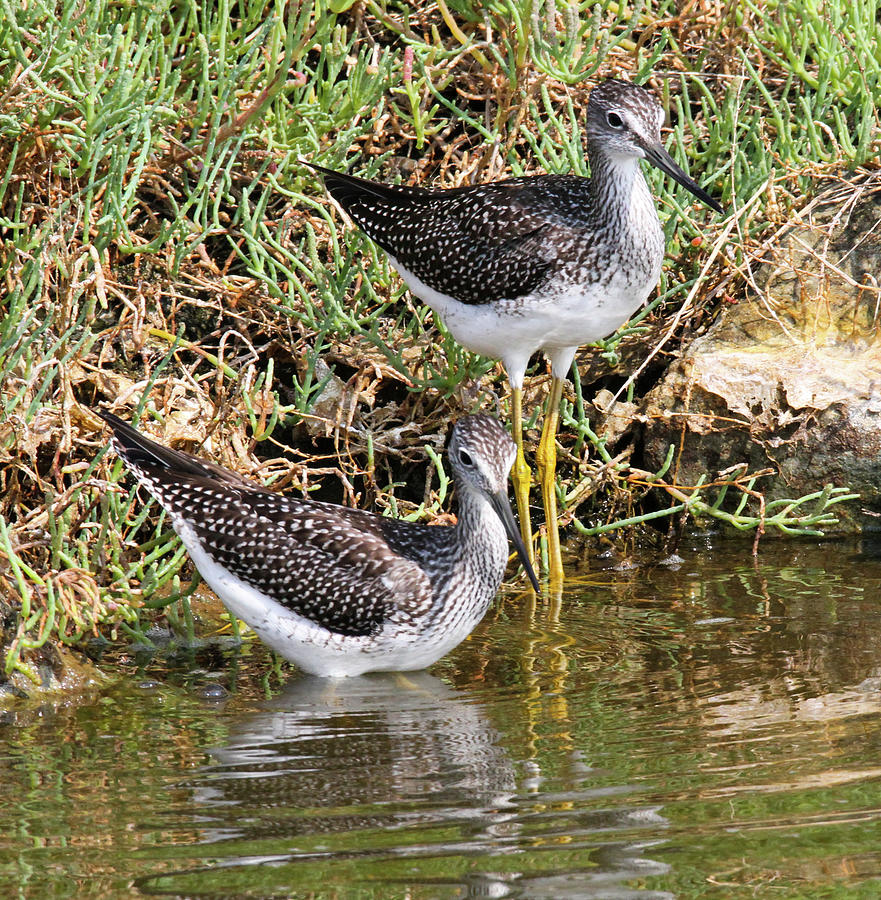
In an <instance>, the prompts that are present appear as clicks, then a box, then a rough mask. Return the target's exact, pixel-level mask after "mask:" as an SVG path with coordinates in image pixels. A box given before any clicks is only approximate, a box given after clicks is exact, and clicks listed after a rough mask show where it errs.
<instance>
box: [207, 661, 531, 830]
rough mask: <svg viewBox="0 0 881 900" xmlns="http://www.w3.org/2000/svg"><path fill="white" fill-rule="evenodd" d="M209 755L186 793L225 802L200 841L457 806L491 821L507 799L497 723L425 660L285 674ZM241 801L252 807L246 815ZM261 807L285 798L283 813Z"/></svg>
mask: <svg viewBox="0 0 881 900" xmlns="http://www.w3.org/2000/svg"><path fill="white" fill-rule="evenodd" d="M212 756H213V757H214V758H215V760H216V761H217V763H216V765H214V766H210V767H206V768H204V769H203V770H202V771H201V772H200V775H199V777H198V778H197V779H195V780H194V781H193V782H192V783H191V787H192V788H193V792H194V799H195V800H196V802H197V803H198V804H200V805H202V806H203V807H207V808H212V807H213V808H214V811H215V812H216V813H217V814H218V818H221V819H222V818H223V814H222V812H221V811H220V810H221V808H222V807H225V806H232V807H235V809H234V812H233V819H232V821H231V822H229V823H227V824H226V825H220V823H219V822H218V825H220V827H219V828H214V829H208V830H206V832H205V839H206V840H208V841H211V840H219V839H228V838H231V837H244V836H247V837H249V838H255V837H267V836H269V835H271V834H278V833H279V830H280V829H283V831H284V833H285V834H287V835H291V834H298V833H306V832H308V833H309V834H315V833H316V832H337V831H339V832H351V831H352V829H355V828H359V829H363V828H389V827H402V826H405V825H414V824H428V823H431V822H438V821H441V820H450V819H457V818H467V819H469V820H470V821H471V822H472V824H473V825H475V826H477V825H478V823H479V822H481V821H482V822H483V825H484V827H486V828H494V827H497V826H499V825H500V823H502V822H504V821H505V820H506V819H507V818H509V817H510V816H511V815H513V813H514V811H515V806H514V804H513V802H512V800H513V795H514V792H515V790H516V779H515V771H514V766H513V765H512V763H511V761H510V759H509V758H508V756H507V755H506V753H505V750H504V748H503V746H502V744H501V742H500V735H499V734H498V732H497V731H496V730H495V729H494V728H493V727H492V725H491V724H490V722H489V720H488V719H487V717H486V715H485V713H484V711H483V709H482V708H481V707H480V706H479V705H478V704H477V703H474V702H468V701H467V700H465V699H463V698H462V697H461V696H459V695H458V694H457V693H456V692H455V691H454V690H453V689H451V688H450V687H448V686H447V685H445V684H444V683H443V682H442V681H440V680H439V679H437V678H435V677H433V676H431V675H429V674H427V673H426V672H418V673H408V674H407V675H400V674H387V675H386V674H375V675H369V676H362V677H360V678H350V679H341V680H329V679H326V678H313V677H308V676H305V677H302V678H299V679H296V680H295V681H292V682H291V683H290V684H289V685H288V686H287V688H286V689H285V691H284V692H283V693H282V694H281V695H279V696H278V697H276V698H274V699H273V700H272V701H271V702H269V703H267V704H266V706H265V711H263V712H260V713H258V714H256V715H253V716H251V717H249V718H247V719H243V720H241V721H240V722H239V723H237V724H236V725H234V726H233V728H232V730H231V732H230V735H229V740H228V742H227V744H226V745H225V746H223V747H218V748H216V749H213V750H212ZM243 807H244V808H247V809H250V810H252V811H253V812H254V813H255V814H254V815H248V816H247V817H246V823H247V824H243V822H242V818H241V814H242V808H243ZM271 809H284V810H285V816H284V820H283V822H281V823H280V822H278V821H273V817H272V816H271V815H267V813H268V811H269V810H271ZM258 810H259V815H257V814H256V813H257V811H258ZM213 817H214V816H213V815H212V818H213Z"/></svg>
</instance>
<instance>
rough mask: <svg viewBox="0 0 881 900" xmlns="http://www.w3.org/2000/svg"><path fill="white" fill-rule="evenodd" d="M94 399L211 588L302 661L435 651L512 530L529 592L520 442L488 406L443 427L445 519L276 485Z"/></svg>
mask: <svg viewBox="0 0 881 900" xmlns="http://www.w3.org/2000/svg"><path fill="white" fill-rule="evenodd" d="M96 412H97V414H98V415H99V416H100V417H101V418H102V419H103V420H104V421H105V422H106V423H107V424H108V425H109V426H110V427H111V429H112V430H113V438H112V446H113V449H114V450H115V451H116V453H117V454H118V455H119V456H120V457H121V458H122V459H123V461H124V462H125V464H126V466H128V468H129V470H130V471H131V472H132V474H133V475H134V476H135V477H136V478H137V479H138V481H139V482H140V483H141V484H142V485H143V486H144V487H145V488H146V489H147V490H148V491H149V492H150V493H151V494H152V495H153V497H155V498H156V500H157V501H158V503H159V505H160V506H162V507H163V509H165V511H166V512H167V513H168V515H169V517H170V519H171V524H172V526H173V527H174V530H175V531H176V532H177V533H178V535H179V536H180V539H181V540H182V541H183V543H184V546H185V547H186V548H187V551H188V552H189V554H190V557H191V558H192V560H193V562H194V563H195V565H196V568H197V569H198V570H199V572H200V574H201V575H202V578H204V579H205V582H206V583H207V584H208V585H209V587H211V589H212V590H213V591H214V592H215V593H216V594H217V596H218V597H219V598H220V599H221V600H222V601H223V603H224V605H225V606H226V607H227V609H228V610H229V611H230V612H231V613H232V614H233V615H235V616H238V617H239V618H240V619H242V620H243V621H245V622H246V623H247V624H248V625H250V626H251V628H252V629H253V630H254V631H255V632H256V633H257V635H258V637H260V638H261V639H262V640H263V641H264V642H265V643H266V644H268V645H269V646H270V647H271V648H272V649H273V650H275V651H276V652H277V653H279V654H280V655H281V656H283V657H285V659H289V660H291V661H292V662H294V663H296V664H297V665H298V666H299V667H300V668H301V669H303V670H305V671H306V672H310V673H312V674H315V675H325V676H345V675H360V674H362V673H364V672H371V671H407V670H413V669H422V668H425V667H426V666H429V665H431V664H432V663H433V662H435V661H436V660H438V659H440V657H441V656H443V655H444V654H445V653H447V652H448V651H449V650H452V649H453V647H455V646H456V645H457V644H459V643H460V642H461V641H463V640H464V639H465V638H466V637H467V636H468V635H469V634H470V633H471V631H472V630H473V629H474V627H475V626H476V625H477V623H478V622H480V620H481V619H482V618H483V616H484V614H485V613H486V611H487V609H488V607H489V604H490V602H491V601H492V599H493V597H494V596H495V595H496V592H497V591H498V589H499V585H500V584H501V582H502V577H503V575H504V572H505V566H506V564H507V561H508V537H510V538H511V540H512V541H513V543H514V546H515V548H516V549H517V552H518V553H519V555H520V558H521V561H522V563H523V566H524V568H525V569H526V572H527V575H528V576H529V578H530V580H531V581H532V584H533V587H534V588H535V590H536V591H538V581H537V580H536V577H535V573H534V571H533V570H532V567H531V565H530V563H529V558H528V555H527V553H526V548H525V546H524V545H523V542H522V540H521V538H520V533H519V532H518V530H517V523H516V521H515V519H514V513H513V511H512V510H511V505H510V503H509V501H508V494H507V485H508V473H509V472H510V470H511V464H512V463H513V461H514V457H515V453H516V448H515V446H514V442H513V441H512V440H511V438H510V436H509V435H508V433H507V432H506V431H505V429H504V428H503V427H502V426H501V425H500V424H499V422H498V421H497V420H496V419H493V418H491V417H490V416H486V415H475V416H466V417H464V418H462V419H460V420H459V421H458V422H457V423H456V425H455V426H454V428H453V435H452V438H451V440H450V446H449V451H448V459H449V461H450V465H451V467H452V470H453V477H454V479H455V485H456V494H457V496H458V500H459V514H458V521H457V523H456V525H454V526H452V527H447V528H443V527H430V526H427V525H420V524H416V523H413V522H402V521H400V520H398V519H389V518H385V517H383V516H380V515H377V514H376V513H371V512H366V511H364V510H358V509H350V508H348V507H345V506H338V505H336V504H334V503H322V502H319V501H315V500H308V499H300V498H294V497H285V496H283V495H281V494H277V493H273V492H272V491H270V490H267V489H266V488H264V487H262V486H261V485H259V484H256V483H254V482H251V481H247V480H246V479H244V478H242V477H241V476H239V475H237V474H236V473H235V472H232V471H230V470H229V469H225V468H223V467H222V466H218V465H215V464H213V463H210V462H207V461H205V460H201V459H197V458H196V457H195V456H191V455H190V454H189V453H183V452H181V451H180V450H171V449H169V448H168V447H163V446H162V445H161V444H157V443H156V442H155V441H152V440H150V439H148V438H146V437H145V436H144V435H143V434H141V432H139V431H138V430H137V429H135V428H133V427H132V426H131V425H128V424H127V423H126V422H123V421H122V420H121V419H119V418H117V417H116V416H114V415H111V414H110V413H108V412H104V411H103V410H97V411H96Z"/></svg>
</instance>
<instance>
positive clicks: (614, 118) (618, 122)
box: [606, 112, 624, 128]
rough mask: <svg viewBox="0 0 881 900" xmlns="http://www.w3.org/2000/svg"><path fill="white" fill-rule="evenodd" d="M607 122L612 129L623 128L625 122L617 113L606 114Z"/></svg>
mask: <svg viewBox="0 0 881 900" xmlns="http://www.w3.org/2000/svg"><path fill="white" fill-rule="evenodd" d="M606 121H607V122H608V123H609V125H610V126H611V127H612V128H623V127H624V120H623V119H622V118H621V116H619V115H618V113H616V112H609V113H606Z"/></svg>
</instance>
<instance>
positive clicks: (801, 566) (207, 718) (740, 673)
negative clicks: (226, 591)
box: [0, 542, 881, 900]
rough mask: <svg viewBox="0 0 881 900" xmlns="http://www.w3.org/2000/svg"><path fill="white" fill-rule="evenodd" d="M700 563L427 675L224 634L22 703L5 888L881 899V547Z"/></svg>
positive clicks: (22, 891)
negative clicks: (43, 700) (312, 660)
mask: <svg viewBox="0 0 881 900" xmlns="http://www.w3.org/2000/svg"><path fill="white" fill-rule="evenodd" d="M681 552H682V551H681ZM682 555H683V557H684V560H683V562H682V563H681V564H680V565H679V566H678V567H677V566H662V565H644V566H641V567H639V568H636V569H633V570H630V571H622V572H618V571H606V572H602V571H597V570H596V569H594V571H593V572H592V574H591V575H590V576H582V575H578V573H575V572H572V573H570V574H571V576H572V581H571V582H570V586H569V588H568V589H567V592H566V594H565V595H564V597H563V598H562V599H561V602H560V603H559V605H556V604H551V603H549V602H547V601H539V602H537V603H530V602H529V600H528V596H527V595H523V594H513V593H512V594H509V595H507V596H505V597H504V598H502V600H501V602H500V603H498V604H497V605H496V606H495V607H494V609H493V610H492V611H491V613H490V615H489V616H488V617H487V619H486V621H485V622H484V623H483V624H482V626H481V627H480V628H479V629H478V631H477V632H476V633H475V635H474V636H473V637H472V639H471V640H469V641H467V642H466V643H465V644H463V645H462V646H461V647H460V648H458V649H457V650H456V651H455V652H454V653H452V654H451V655H450V656H449V657H447V658H446V659H445V660H443V661H442V662H441V663H439V664H437V665H436V666H434V667H433V668H432V669H431V671H430V672H429V673H417V674H415V675H409V676H407V677H406V679H404V678H400V677H394V676H372V677H364V678H359V679H351V680H349V681H347V682H336V683H333V682H328V681H322V680H320V679H314V678H306V677H301V676H299V675H296V674H292V673H289V672H287V671H281V670H280V669H279V668H277V667H274V665H273V662H272V660H271V658H270V657H269V656H268V654H266V653H265V652H264V651H262V649H261V648H260V647H259V646H256V645H254V646H249V647H247V648H246V649H245V650H243V651H242V652H240V653H237V654H234V655H228V656H225V655H223V654H221V653H219V652H218V651H217V650H216V648H215V649H213V650H210V651H205V652H202V653H200V654H197V658H196V660H195V663H193V661H189V662H188V663H186V664H184V662H181V661H177V662H176V661H175V660H174V659H172V660H171V661H169V660H168V659H167V658H166V659H164V660H162V661H160V660H158V659H156V660H153V661H152V662H150V663H149V664H147V665H140V666H138V665H135V662H136V661H135V660H132V661H131V662H130V663H129V664H128V665H126V664H125V662H124V661H123V668H124V669H125V668H128V670H129V672H130V674H128V675H127V676H126V677H123V678H121V679H120V680H119V681H117V682H116V683H114V684H113V685H112V686H110V687H108V688H107V689H106V690H104V691H102V692H100V694H98V695H96V696H94V697H92V698H90V699H89V700H88V701H87V702H78V703H73V702H70V703H67V704H63V705H57V706H56V705H49V704H46V705H44V706H43V707H41V708H40V709H37V710H34V709H30V710H26V711H21V712H18V713H15V714H13V715H9V716H7V719H6V724H2V725H0V771H2V778H0V804H2V807H0V808H2V811H3V825H2V827H0V896H3V897H34V898H50V897H77V898H81V897H101V898H107V897H110V898H112V897H138V896H161V897H195V898H220V897H224V898H232V897H261V898H269V897H273V898H274V897H295V898H307V897H308V898H350V897H352V898H413V900H418V898H452V897H457V898H461V897H514V898H519V897H522V898H530V900H533V898H538V900H540V898H581V897H590V898H593V897H600V898H631V897H632V898H661V897H713V896H716V897H755V896H762V897H764V896H771V897H812V898H813V897H877V896H881V825H879V823H881V557H878V556H876V555H875V554H874V552H872V550H871V548H868V549H867V548H866V546H865V545H863V546H862V547H860V546H857V545H853V546H849V545H841V544H826V545H815V546H812V545H806V544H779V545H773V544H772V543H770V542H766V543H765V544H764V545H763V547H762V551H761V554H760V557H759V560H758V561H757V562H754V561H753V560H752V558H751V556H750V555H749V548H748V546H747V545H745V544H740V543H737V544H731V545H726V544H718V545H716V546H714V547H711V548H707V547H704V548H701V547H699V546H694V547H692V548H691V549H690V550H688V551H687V552H682ZM221 686H222V687H223V688H225V689H226V690H225V691H223V690H221ZM218 693H220V694H225V696H223V697H221V698H217V697H214V695H215V694H218Z"/></svg>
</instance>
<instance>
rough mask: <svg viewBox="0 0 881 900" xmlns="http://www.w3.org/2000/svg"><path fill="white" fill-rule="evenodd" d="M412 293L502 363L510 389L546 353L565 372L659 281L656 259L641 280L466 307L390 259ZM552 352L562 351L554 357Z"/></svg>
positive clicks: (471, 345) (467, 342) (470, 345)
mask: <svg viewBox="0 0 881 900" xmlns="http://www.w3.org/2000/svg"><path fill="white" fill-rule="evenodd" d="M390 259H391V261H392V263H393V264H394V266H395V267H396V268H397V269H398V271H399V272H400V273H401V276H402V277H403V279H404V281H405V282H406V283H407V286H408V287H409V288H410V290H411V291H412V292H413V293H414V294H415V295H416V296H417V297H419V298H420V299H421V300H423V301H424V302H425V303H426V304H427V305H428V306H430V307H431V308H432V309H433V310H434V311H435V312H436V313H437V314H438V316H440V319H441V321H442V322H443V323H444V325H445V326H446V328H447V329H448V330H449V331H450V333H451V334H452V335H453V337H454V338H455V339H456V340H457V341H458V342H459V343H460V344H461V345H462V346H463V347H466V348H467V349H469V350H471V351H473V352H474V353H479V354H481V355H482V356H488V357H490V358H493V359H501V360H502V361H503V362H504V364H505V369H506V370H507V372H508V377H509V379H510V381H511V384H512V385H513V386H514V387H519V386H521V385H522V381H523V375H524V373H525V371H526V366H527V365H528V363H529V358H530V357H531V356H532V354H533V353H535V352H536V351H537V350H546V351H548V355H549V356H550V357H551V361H552V362H553V363H554V370H555V371H554V374H555V375H557V376H559V377H565V376H566V374H567V372H566V371H562V372H558V371H557V362H558V359H559V360H560V361H561V364H562V367H563V368H564V369H566V370H568V367H569V364H570V363H571V361H572V356H573V355H574V352H575V350H576V349H577V348H578V347H580V346H581V345H582V344H589V343H591V342H593V341H598V340H600V339H601V338H604V337H607V336H608V335H610V334H612V333H613V332H614V331H616V330H617V329H618V328H620V327H621V325H623V324H624V323H625V322H626V321H627V320H628V319H629V318H630V317H631V316H632V315H633V314H634V313H635V312H636V311H637V310H638V309H639V308H640V306H642V305H643V303H645V301H646V299H647V298H648V296H649V294H650V293H651V291H652V289H653V288H654V286H655V284H656V283H657V281H658V277H659V276H660V268H661V266H660V260H659V261H658V264H657V266H656V267H654V269H653V271H651V272H650V273H649V274H648V275H647V276H646V277H644V278H642V279H639V280H632V279H631V278H630V277H625V276H622V275H621V274H615V275H613V276H612V277H610V278H608V279H607V281H606V283H604V284H600V283H598V282H595V283H591V284H587V285H585V284H563V285H561V286H560V288H559V290H557V291H551V292H547V291H544V292H542V293H540V294H538V295H528V296H526V297H520V298H518V299H516V300H501V301H496V302H494V303H486V304H467V303H462V302H460V301H459V300H455V299H454V298H452V297H449V296H447V295H446V294H441V293H439V292H438V291H436V290H434V289H433V288H431V287H429V286H428V285H427V284H425V282H423V281H421V280H420V279H419V278H418V277H417V276H415V275H414V274H413V273H412V272H409V271H408V270H407V269H406V268H404V267H403V266H401V264H400V263H398V261H397V260H395V259H394V258H393V257H390ZM555 351H565V352H563V353H560V354H558V353H556V352H555Z"/></svg>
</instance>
